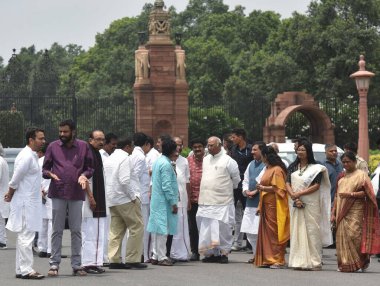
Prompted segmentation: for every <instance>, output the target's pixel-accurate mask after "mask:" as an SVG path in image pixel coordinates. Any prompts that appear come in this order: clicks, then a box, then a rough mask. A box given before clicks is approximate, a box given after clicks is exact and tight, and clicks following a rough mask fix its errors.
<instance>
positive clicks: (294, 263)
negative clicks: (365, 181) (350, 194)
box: [289, 164, 333, 270]
mask: <svg viewBox="0 0 380 286" xmlns="http://www.w3.org/2000/svg"><path fill="white" fill-rule="evenodd" d="M320 173H322V178H321V181H320V188H319V190H317V191H315V192H313V193H311V194H308V195H304V196H301V197H300V199H301V201H302V202H303V204H304V208H296V207H293V200H291V199H290V198H289V207H290V253H289V267H292V268H296V269H304V270H319V269H321V267H322V246H328V245H330V244H332V243H333V241H332V234H331V228H330V213H331V195H330V181H329V178H328V172H327V169H326V167H324V166H322V165H320V164H312V165H309V166H308V167H307V168H306V170H305V171H304V172H303V173H302V174H301V173H300V172H299V171H298V170H296V171H294V172H293V173H291V175H290V176H291V186H292V189H293V192H295V193H297V192H300V191H302V190H304V189H306V188H308V187H309V186H310V185H312V183H313V181H314V179H315V178H316V177H317V176H318V174H320Z"/></svg>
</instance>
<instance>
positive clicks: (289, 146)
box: [276, 143, 344, 154]
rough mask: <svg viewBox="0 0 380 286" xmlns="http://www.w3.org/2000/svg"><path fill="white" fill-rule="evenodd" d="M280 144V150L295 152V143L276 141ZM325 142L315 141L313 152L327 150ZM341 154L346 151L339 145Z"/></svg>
mask: <svg viewBox="0 0 380 286" xmlns="http://www.w3.org/2000/svg"><path fill="white" fill-rule="evenodd" d="M276 144H277V145H278V150H279V152H280V153H281V152H294V143H276ZM325 146H326V145H325V144H320V143H313V152H323V153H324V152H325ZM337 150H338V153H339V154H343V153H344V151H343V150H342V149H341V148H339V147H338V146H337Z"/></svg>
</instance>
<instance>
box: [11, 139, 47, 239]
mask: <svg viewBox="0 0 380 286" xmlns="http://www.w3.org/2000/svg"><path fill="white" fill-rule="evenodd" d="M41 173H42V170H41V168H40V166H39V165H38V156H37V153H36V152H34V151H33V150H32V149H31V148H30V147H29V146H26V147H25V148H24V149H22V150H21V152H20V153H19V154H18V155H17V157H16V160H15V166H14V173H13V176H12V179H11V181H10V183H9V187H11V188H13V189H15V190H16V191H15V193H14V195H13V198H12V201H11V203H10V213H9V219H8V223H7V229H9V230H10V231H13V232H20V231H21V230H22V223H23V220H22V216H23V211H24V214H25V219H26V223H25V226H26V229H27V230H28V231H39V230H40V229H41V226H42V211H41V192H40V188H41Z"/></svg>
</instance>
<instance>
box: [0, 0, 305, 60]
mask: <svg viewBox="0 0 380 286" xmlns="http://www.w3.org/2000/svg"><path fill="white" fill-rule="evenodd" d="M164 2H165V5H166V6H167V7H169V6H174V7H175V8H176V9H177V12H180V11H183V10H184V9H185V8H186V6H187V4H188V2H189V1H188V0H165V1H164ZM223 2H224V4H226V5H228V6H229V7H230V10H232V9H233V8H234V7H235V6H236V5H242V6H243V7H245V8H246V10H245V13H246V15H247V14H249V13H250V12H251V11H253V10H262V11H267V10H270V11H275V12H277V13H279V14H280V15H281V16H282V18H288V17H291V15H292V13H293V11H297V12H299V13H305V12H306V11H307V6H308V5H309V3H310V2H311V0H224V1H223ZM145 3H154V0H0V57H2V58H3V59H4V63H5V64H6V63H7V61H8V60H9V58H10V57H11V55H12V49H13V48H15V49H16V50H17V51H19V50H20V48H22V47H29V46H31V45H35V47H36V49H37V50H41V49H49V48H50V46H51V45H52V44H53V43H54V42H57V43H59V44H60V45H62V46H65V45H67V44H77V45H80V46H82V47H83V48H84V49H86V50H87V49H88V48H89V47H91V46H93V45H94V43H95V35H96V34H97V33H103V32H104V30H105V29H107V28H108V27H109V25H110V24H111V23H112V22H113V21H115V20H117V19H120V18H123V17H134V16H137V15H139V14H140V13H141V10H142V7H143V6H144V4H145ZM17 51H16V53H17Z"/></svg>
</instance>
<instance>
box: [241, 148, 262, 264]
mask: <svg viewBox="0 0 380 286" xmlns="http://www.w3.org/2000/svg"><path fill="white" fill-rule="evenodd" d="M265 146H266V145H265V143H264V142H262V141H258V142H255V143H254V144H253V146H252V152H251V154H252V156H253V159H254V160H253V161H252V162H251V163H249V165H248V167H247V170H246V171H245V173H244V180H243V195H244V196H246V197H247V204H246V208H245V210H244V215H243V220H242V223H241V232H245V233H246V234H247V239H248V241H249V243H250V244H251V245H252V251H253V257H255V254H256V242H257V233H258V230H259V222H260V217H259V216H258V215H257V214H256V213H257V207H258V206H259V200H260V194H259V191H258V190H257V189H256V184H257V183H258V181H260V179H259V177H260V173H262V171H263V169H264V167H265V164H264V163H263V162H262V161H261V158H262V157H261V156H262V155H261V151H262V150H264V148H265ZM253 262H254V258H252V259H250V260H248V263H253Z"/></svg>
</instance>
